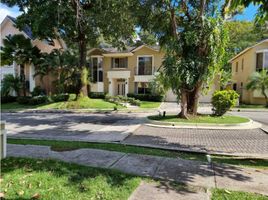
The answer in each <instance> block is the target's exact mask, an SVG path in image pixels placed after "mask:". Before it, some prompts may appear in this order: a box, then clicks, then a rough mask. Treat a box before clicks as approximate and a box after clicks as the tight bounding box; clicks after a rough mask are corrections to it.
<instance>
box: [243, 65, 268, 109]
mask: <svg viewBox="0 0 268 200" xmlns="http://www.w3.org/2000/svg"><path fill="white" fill-rule="evenodd" d="M247 89H248V90H260V91H261V93H262V95H263V96H264V98H265V101H266V107H268V94H267V93H266V90H268V71H267V70H262V71H261V72H255V73H254V74H252V75H251V76H250V78H249V82H248V84H247Z"/></svg>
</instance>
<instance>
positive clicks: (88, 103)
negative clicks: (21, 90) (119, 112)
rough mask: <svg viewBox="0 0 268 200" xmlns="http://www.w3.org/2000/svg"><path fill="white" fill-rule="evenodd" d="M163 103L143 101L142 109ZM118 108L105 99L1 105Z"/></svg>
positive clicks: (6, 106) (11, 107) (5, 107)
mask: <svg viewBox="0 0 268 200" xmlns="http://www.w3.org/2000/svg"><path fill="white" fill-rule="evenodd" d="M160 104H161V102H152V101H142V102H141V105H140V108H144V109H150V108H158V107H159V106H160ZM114 107H117V108H119V109H122V108H124V107H123V106H121V105H118V106H116V105H115V104H114V103H110V102H107V101H105V100H104V99H90V98H86V97H84V98H80V99H79V100H77V101H62V102H54V103H47V104H41V105H22V104H19V103H17V102H13V103H5V104H1V109H3V110H23V109H40V110H42V109H86V108H89V109H114Z"/></svg>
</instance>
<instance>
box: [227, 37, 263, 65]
mask: <svg viewBox="0 0 268 200" xmlns="http://www.w3.org/2000/svg"><path fill="white" fill-rule="evenodd" d="M264 42H268V39H265V40H262V41H260V42H258V43H257V44H255V45H253V46H251V47H248V48H246V49H244V50H243V51H241V52H240V53H239V54H237V55H235V56H234V57H233V58H231V59H230V60H229V63H230V62H232V61H233V60H235V59H236V58H238V57H239V56H241V55H243V54H244V53H246V52H248V51H249V50H250V49H252V48H254V47H256V46H258V45H260V44H262V43H264Z"/></svg>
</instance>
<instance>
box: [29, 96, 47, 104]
mask: <svg viewBox="0 0 268 200" xmlns="http://www.w3.org/2000/svg"><path fill="white" fill-rule="evenodd" d="M47 102H48V97H47V96H35V97H32V98H30V99H29V102H28V104H29V105H40V104H44V103H47Z"/></svg>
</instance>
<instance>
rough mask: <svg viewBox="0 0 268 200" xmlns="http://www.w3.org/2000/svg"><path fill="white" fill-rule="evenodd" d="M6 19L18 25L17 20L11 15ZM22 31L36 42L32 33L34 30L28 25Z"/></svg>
mask: <svg viewBox="0 0 268 200" xmlns="http://www.w3.org/2000/svg"><path fill="white" fill-rule="evenodd" d="M6 18H8V19H10V20H11V21H12V22H13V23H14V24H16V21H17V20H16V18H14V17H11V16H9V15H7V16H6ZM22 31H23V32H24V33H25V34H26V35H27V36H28V37H29V38H30V39H31V40H34V39H35V38H34V36H33V33H32V30H31V28H30V26H28V25H25V26H24V27H23V28H22Z"/></svg>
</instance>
